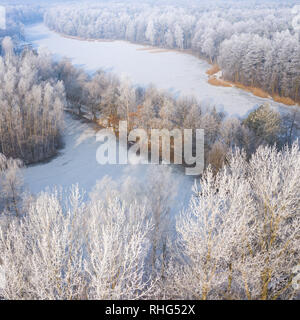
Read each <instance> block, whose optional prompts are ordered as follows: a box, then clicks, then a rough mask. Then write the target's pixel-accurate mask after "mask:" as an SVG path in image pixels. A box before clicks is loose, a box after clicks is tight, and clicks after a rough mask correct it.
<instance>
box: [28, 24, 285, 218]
mask: <svg viewBox="0 0 300 320" xmlns="http://www.w3.org/2000/svg"><path fill="white" fill-rule="evenodd" d="M25 31H26V40H27V41H28V42H31V43H32V44H33V46H34V47H39V48H47V49H48V50H49V51H50V52H51V53H53V54H55V55H56V57H57V58H60V57H63V56H65V57H68V58H71V59H72V62H73V63H74V64H75V65H78V66H81V67H83V68H84V69H85V70H87V71H88V72H94V71H96V70H97V69H99V68H103V69H105V70H108V71H113V72H114V73H116V74H118V75H126V76H128V77H129V78H130V79H131V80H132V81H133V83H134V84H139V85H149V84H150V83H153V84H154V85H156V86H157V87H158V88H164V89H167V90H170V91H172V92H173V93H175V94H186V95H190V94H193V95H195V96H196V97H197V98H199V99H200V100H202V101H204V102H206V103H208V104H215V105H216V106H217V107H218V109H219V110H220V109H221V110H224V111H226V112H227V114H228V115H239V116H243V115H245V114H246V113H247V112H249V110H252V109H253V108H254V107H255V106H257V105H259V104H261V103H263V102H265V101H266V99H262V98H258V97H255V96H253V95H252V94H250V93H248V92H244V91H242V90H239V89H237V88H223V87H214V86H211V85H209V84H208V83H207V75H206V74H205V71H206V70H207V69H208V68H209V65H208V64H207V63H206V62H205V61H201V60H199V59H197V58H196V57H193V56H192V55H188V54H183V53H179V52H174V51H172V52H160V53H151V51H147V50H138V49H139V48H141V46H140V45H134V44H130V43H127V42H125V41H114V42H90V41H80V40H75V39H68V38H64V37H62V36H60V35H58V34H56V33H55V32H52V31H50V30H49V29H48V28H46V27H45V26H44V25H43V24H37V25H33V26H29V27H26V28H25ZM270 102H271V101H270ZM271 104H272V105H275V106H280V104H278V103H274V102H271ZM64 142H65V147H64V148H63V149H62V150H61V151H60V154H59V155H58V156H57V157H56V158H55V159H53V160H51V161H50V162H48V163H43V164H39V165H35V166H31V167H29V168H27V169H25V170H24V174H25V183H26V185H27V187H28V188H29V190H31V192H33V193H38V192H40V191H42V190H45V189H47V188H50V189H52V188H54V186H57V185H59V186H61V187H63V188H69V187H71V186H72V185H73V184H76V183H78V184H79V187H80V188H82V189H84V190H86V191H87V193H89V192H90V191H91V190H92V188H93V187H94V185H95V184H96V182H97V180H100V179H102V178H103V177H105V176H107V175H108V176H110V177H112V179H113V180H114V181H116V182H118V183H123V182H124V179H126V177H128V176H132V177H137V178H138V179H139V180H140V181H145V177H146V171H147V168H148V167H149V166H145V165H104V166H103V165H100V164H98V163H97V161H96V150H97V147H98V146H99V143H97V142H96V136H95V131H94V130H93V128H92V127H91V126H90V125H88V124H86V123H82V122H79V121H78V120H74V119H72V118H71V116H67V117H66V127H65V131H64ZM173 174H174V177H175V178H176V180H177V181H178V182H179V184H180V191H179V193H178V195H177V199H176V205H174V208H173V211H174V213H178V212H179V211H180V210H181V209H182V208H183V207H186V205H187V203H188V201H189V198H190V196H191V188H192V185H193V184H194V179H193V178H191V177H188V176H185V175H184V173H182V172H179V171H174V173H173ZM145 183H146V181H145Z"/></svg>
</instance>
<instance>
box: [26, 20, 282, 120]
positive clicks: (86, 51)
mask: <svg viewBox="0 0 300 320" xmlns="http://www.w3.org/2000/svg"><path fill="white" fill-rule="evenodd" d="M25 32H26V40H27V41H28V42H31V43H32V44H33V46H34V47H36V48H47V49H48V50H49V51H50V52H51V53H53V54H55V55H56V56H57V57H68V58H70V59H71V60H72V62H73V63H74V64H75V65H78V66H81V67H83V68H84V69H86V70H87V71H89V72H94V71H96V70H97V69H99V68H102V69H104V70H107V71H112V72H114V73H116V74H117V75H126V76H128V77H129V78H130V79H131V80H132V82H133V83H134V84H139V85H149V84H151V83H153V84H154V85H155V86H156V87H158V88H163V89H167V90H170V91H171V92H173V93H174V94H184V95H194V96H195V97H197V98H198V99H199V100H200V101H203V102H205V103H207V104H209V105H212V106H216V107H217V108H218V110H223V111H225V112H226V113H227V114H228V115H238V116H244V115H246V114H247V112H249V110H252V109H253V108H254V107H255V106H257V105H259V104H262V103H264V102H266V101H268V102H270V104H271V105H273V106H274V107H283V105H281V104H279V103H276V102H274V101H272V100H269V99H263V98H259V97H256V96H254V95H252V94H251V93H249V92H245V91H243V90H240V89H237V88H225V87H215V86H212V85H210V84H209V83H208V82H207V77H208V76H207V74H206V73H205V72H206V70H207V69H209V67H210V65H209V64H208V63H207V62H205V61H202V60H200V59H198V58H196V57H194V56H192V55H189V54H184V53H180V52H175V51H169V52H168V51H165V52H162V50H156V51H155V50H153V51H152V50H150V51H149V50H145V49H146V47H144V46H141V45H137V44H131V43H128V42H125V41H112V42H101V41H81V40H76V39H70V38H65V37H63V36H61V35H59V34H57V33H55V32H53V31H51V30H49V29H48V28H47V27H46V26H45V25H44V24H36V25H33V26H29V27H26V29H25Z"/></svg>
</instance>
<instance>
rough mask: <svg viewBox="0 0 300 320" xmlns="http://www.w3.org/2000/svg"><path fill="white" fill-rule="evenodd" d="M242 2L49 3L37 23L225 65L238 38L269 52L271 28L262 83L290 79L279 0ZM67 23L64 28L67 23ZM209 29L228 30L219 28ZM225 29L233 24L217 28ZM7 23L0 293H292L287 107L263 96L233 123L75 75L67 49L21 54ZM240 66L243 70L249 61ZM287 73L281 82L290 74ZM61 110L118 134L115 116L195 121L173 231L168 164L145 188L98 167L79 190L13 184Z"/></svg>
mask: <svg viewBox="0 0 300 320" xmlns="http://www.w3.org/2000/svg"><path fill="white" fill-rule="evenodd" d="M192 3H193V4H194V2H192ZM220 6H221V7H220ZM239 6H240V4H238V5H237V6H236V7H235V6H233V8H232V9H230V10H228V9H227V10H225V7H226V5H225V7H222V5H221V4H220V3H218V6H217V7H214V8H212V9H213V10H212V9H208V8H207V7H205V5H204V4H203V5H202V7H200V6H199V5H197V6H196V7H194V8H193V10H192V9H191V8H180V7H168V8H169V9H168V10H167V7H153V6H150V5H149V6H142V5H135V6H134V5H131V6H121V5H117V4H110V5H109V6H108V5H107V4H105V5H103V7H102V9H101V10H100V12H99V5H98V6H97V7H95V8H90V9H87V8H86V9H85V10H83V11H82V12H80V10H79V8H82V7H81V6H79V7H73V8H72V10H71V9H68V8H66V7H64V8H63V9H60V10H56V12H55V11H47V13H46V16H45V19H46V22H47V23H48V24H49V25H50V26H51V27H52V28H55V29H56V30H57V31H60V32H65V33H68V34H72V35H79V36H82V37H99V38H100V37H101V38H103V37H107V38H112V37H114V38H120V39H121V38H126V39H128V40H130V41H135V42H143V43H151V44H153V45H161V46H168V47H172V48H173V47H176V48H184V49H187V48H193V49H194V50H196V47H197V48H198V49H197V50H198V53H199V54H200V55H202V56H206V57H207V58H210V59H211V60H214V61H215V60H216V59H217V61H218V62H219V63H220V65H222V68H223V69H224V71H226V67H225V66H224V65H223V63H224V64H226V63H230V60H228V61H227V60H226V59H227V58H228V55H227V54H228V52H229V51H230V50H229V48H230V46H231V45H234V46H236V45H237V43H239V42H238V41H237V42H235V41H236V39H238V37H241V38H243V39H244V40H245V43H247V41H248V40H249V39H252V40H251V41H254V42H255V44H256V45H257V46H259V45H260V44H261V45H262V46H263V45H266V46H267V45H268V44H269V45H271V46H273V44H274V45H275V43H277V42H276V41H277V40H278V41H279V39H281V38H280V37H283V38H284V41H286V42H284V44H283V45H281V48H280V50H278V49H276V50H275V49H274V50H275V51H274V52H276V54H277V55H272V58H270V57H269V60H266V61H268V63H271V65H269V67H270V68H271V69H270V70H273V71H274V69H273V65H272V64H274V66H275V65H276V66H277V68H278V69H276V70H277V73H276V75H277V76H278V81H279V82H276V81H277V80H276V81H275V80H274V81H275V82H276V85H275V82H274V83H272V84H271V85H274V88H275V89H274V90H275V91H276V90H282V89H279V88H282V86H283V83H284V81H287V78H284V77H287V76H288V77H291V78H289V79H294V78H293V77H296V78H297V77H298V78H297V79H299V74H298V75H296V76H295V74H296V72H298V71H299V68H298V69H297V67H295V68H292V69H288V68H287V64H289V66H290V68H291V66H292V64H291V63H292V62H293V61H294V60H293V57H294V54H295V56H297V54H299V50H298V53H297V50H296V49H295V48H297V47H294V45H296V42H293V41H296V35H295V34H294V33H293V31H292V29H291V28H290V24H289V21H290V20H289V17H290V16H289V15H290V11H289V10H288V9H287V8H286V7H285V6H284V5H280V4H279V3H277V5H276V8H277V9H274V8H269V5H261V7H259V8H260V9H259V10H253V9H251V6H250V7H249V8H248V9H249V10H248V11H243V10H242V9H241V8H240V7H239ZM245 7H246V5H245ZM220 8H221V9H222V8H223V9H224V10H221V9H220ZM117 9H118V10H117ZM20 10H21V9H20ZM26 10H27V9H26ZM28 12H29V13H28ZM28 12H27V14H28V15H29V16H30V15H31V13H30V11H28ZM27 14H24V17H25V16H26V15H27ZM20 16H22V14H21V13H20ZM97 16H99V17H101V18H99V19H96V18H95V17H97ZM238 16H239V17H240V18H237V17H238ZM34 17H35V18H37V19H38V17H37V16H35V15H34V16H32V19H33V20H34V19H35V18H34ZM105 17H106V18H105ZM180 17H181V18H180ZM200 17H201V19H200ZM249 17H251V18H249ZM262 17H263V18H264V19H261V18H262ZM266 17H269V18H268V19H266ZM22 19H23V18H22ZM24 19H25V18H24ZM26 19H27V18H26ZM28 19H31V18H28ZM53 19H54V20H53ZM65 19H68V21H69V22H70V21H75V22H74V25H72V27H70V26H68V27H66V26H65V22H64V21H65ZM105 19H106V20H105ZM149 19H150V20H149ZM239 19H240V20H239ZM259 19H261V20H259ZM98 20H99V21H98ZM54 21H55V26H54ZM104 21H106V22H107V23H104ZM151 21H152V22H151ZM159 21H160V22H159ZM187 21H190V24H188V22H187ZM216 21H217V22H216ZM258 21H260V23H257V22H258ZM129 22H130V23H129ZM158 23H161V24H160V25H159V27H158ZM185 23H187V26H186V27H184V26H185ZM222 23H223V25H224V26H227V27H224V26H223V27H222V28H219V25H220V24H222ZM129 25H131V27H130V28H131V29H130V30H131V31H129V30H128V28H129V27H128V26H129ZM149 25H150V27H149ZM96 26H97V27H96ZM99 26H102V27H101V28H100V27H99ZM104 26H105V28H107V29H103V28H104ZM163 26H168V27H166V28H163ZM208 26H210V27H208ZM59 28H61V29H59ZM65 28H67V29H65ZM68 28H71V29H68ZM72 28H73V29H72ZM77 28H78V30H77ZM151 28H154V30H156V31H155V33H154V36H153V37H152V31H153V30H152V29H151ZM168 28H169V29H168ZM180 28H182V37H180V34H181V32H179V30H180ZM185 28H186V29H185ZM197 28H198V29H197ZM201 28H202V29H201ZM207 28H210V31H208V29H207ZM231 28H234V32H233V33H232V34H231V33H230V32H229V31H228V33H227V32H226V34H225V35H221V34H220V33H221V32H222V30H223V31H224V30H231ZM175 29H176V30H175ZM10 30H12V29H8V30H7V31H6V33H4V34H3V37H4V39H3V41H2V44H1V48H2V55H1V56H0V252H1V255H0V276H1V275H3V274H4V275H5V279H6V282H5V286H4V287H1V286H0V299H149V298H152V299H249V300H250V299H262V300H266V299H297V298H298V299H299V290H298V291H297V290H296V289H295V287H294V286H293V279H294V276H295V273H294V268H295V266H297V265H298V264H299V259H300V250H299V248H300V243H299V241H300V234H299V225H300V216H299V206H300V203H299V194H300V184H299V181H300V150H299V141H297V138H298V137H299V129H300V128H299V123H300V118H299V117H300V114H299V111H298V109H297V108H290V109H287V111H288V112H285V113H279V112H277V111H275V110H274V109H273V108H272V107H270V106H269V105H267V104H265V105H262V106H260V107H259V108H257V109H256V110H255V111H253V112H251V113H250V114H249V115H248V116H247V117H246V118H245V119H237V118H228V117H226V116H225V115H224V114H222V113H220V112H217V111H216V109H215V108H214V107H213V106H211V107H207V106H206V107H204V106H202V105H201V104H200V103H199V102H198V101H197V100H195V99H194V98H191V97H180V98H175V97H174V96H172V95H171V94H170V93H169V92H166V91H163V90H160V89H157V88H155V87H153V86H150V87H147V88H141V87H137V86H133V85H132V84H131V83H130V81H129V80H128V79H120V78H119V77H118V76H116V75H114V74H111V73H106V72H104V71H102V70H99V71H98V72H96V73H95V74H93V75H88V74H87V73H86V72H85V71H83V70H81V69H80V68H76V67H75V66H74V65H72V63H71V62H70V61H68V60H67V59H62V60H60V61H56V62H55V61H54V59H53V57H52V56H51V55H50V54H48V53H46V52H40V51H39V52H37V51H35V50H31V49H30V48H23V49H22V50H20V47H19V46H18V44H20V40H22V38H21V37H18V36H16V37H14V35H16V34H17V33H16V32H14V33H12V34H10V33H9V32H10ZM16 30H17V29H16ZM18 30H19V29H18ZM68 30H69V31H68ZM80 30H81V31H80ZM87 30H90V31H89V32H90V33H87ZM97 30H98V31H97ZM99 30H101V32H100V31H99ZM151 30H152V31H151ZM163 30H165V31H163ZM196 30H198V31H199V30H200V31H199V32H198V33H197V37H196V32H195V31H196ZM201 30H202V31H201ZM238 30H240V32H239V31H238ZM250 30H251V33H249V31H250ZM159 31H160V32H162V33H161V34H160V33H159ZM252 31H253V32H252ZM97 32H98V33H97ZM99 32H100V33H99ZM166 34H168V37H167V38H168V41H169V43H168V44H167V43H165V42H164V41H166V40H165V38H164V37H165V36H166ZM204 34H205V36H204ZM8 36H11V37H12V38H13V40H12V38H11V37H8ZM202 36H203V37H202ZM130 37H132V38H130ZM214 37H216V38H214ZM258 37H261V38H263V37H265V38H268V41H265V42H259V41H258V39H259V38H258ZM181 38H182V39H183V40H182V42H180V41H179V40H180V39H181ZM172 39H173V42H172V41H171V40H172ZM195 39H198V41H199V46H196V45H195V42H194V40H195ZM209 39H214V40H213V41H214V42H213V43H214V45H213V48H214V50H216V51H215V52H214V53H212V52H210V51H209V49H203V48H204V47H205V48H209V43H211V42H210V40H209ZM216 39H219V40H216ZM247 39H248V40H247ZM274 39H277V40H274ZM293 39H294V40H293ZM205 40H207V43H206V45H205V46H204V45H203V43H202V42H201V41H204V42H205ZM249 41H250V40H249ZM282 41H283V40H282ZM297 41H298V42H297V45H298V46H299V38H298V40H297ZM254 42H253V43H254ZM200 43H201V45H200ZM288 44H289V45H288ZM241 45H242V44H241ZM276 45H278V46H279V44H278V43H277V44H276ZM200 48H201V49H200ZM245 48H246V45H245ZM202 50H204V51H202ZM206 50H207V51H206ZM228 50H229V51H228ZM245 50H246V49H245ZM266 50H267V51H266V52H267V53H268V54H270V53H271V52H272V50H271V51H270V48H269V49H266ZM285 51H286V52H285ZM222 52H226V54H224V55H223V53H222ZM234 52H238V51H237V50H234ZM249 52H250V51H249ZM251 52H252V51H251ZM254 52H255V51H253V52H252V53H253V55H252V54H251V55H250V54H249V56H248V58H247V59H249V60H247V59H246V58H245V57H246V55H245V54H243V53H241V52H240V54H241V56H244V61H248V62H249V61H250V60H251V59H252V58H253V60H251V61H252V62H253V61H255V59H256V58H255V55H254ZM260 52H261V51H260ZM280 52H281V53H282V55H281V53H280ZM284 52H285V54H284V55H283V53H284ZM288 53H289V58H286V55H287V54H288ZM290 53H292V55H291V54H290ZM222 55H223V58H222V59H224V60H222V59H221V57H222ZM275 56H276V57H280V59H282V63H281V64H278V62H276V63H275V61H276V60H273V59H275V58H274V57H275ZM232 58H234V57H233V56H232ZM254 58H255V59H254ZM237 59H238V58H237ZM278 59H279V58H278ZM222 61H223V62H222ZM226 61H227V62H226ZM260 61H264V60H260ZM266 61H264V63H265V62H266ZM248 62H247V64H244V67H245V66H247V68H250V67H251V65H250V64H248ZM241 63H242V64H243V63H245V62H241ZM236 65H239V63H237V64H236ZM228 68H230V70H232V69H231V68H232V67H228ZM251 68H252V69H251V70H253V71H255V72H257V73H255V74H254V73H251V74H252V78H248V80H247V81H250V82H251V81H254V80H253V79H254V78H255V79H256V80H255V81H258V80H257V79H259V74H260V72H261V69H260V68H259V67H258V65H257V64H256V65H254V64H252V67H251ZM241 70H242V69H241ZM245 70H246V69H244V71H245ZM288 70H290V71H291V72H290V71H288ZM237 74H238V77H240V76H241V75H242V71H240V70H239V71H238V73H237ZM247 74H248V73H247ZM284 74H285V76H284ZM269 75H270V73H268V76H269ZM227 76H228V77H230V75H227ZM232 76H236V73H235V75H232ZM248 76H249V74H248ZM296 78H295V79H296ZM264 79H265V78H264ZM282 79H285V80H284V81H283V80H282ZM235 80H239V81H244V80H241V79H235ZM245 81H246V80H245ZM259 81H262V80H259ZM264 81H266V80H264ZM280 81H283V82H280ZM293 81H298V80H293ZM288 83H289V85H290V84H291V83H292V85H290V89H289V90H291V91H289V92H294V91H293V90H295V87H294V83H295V82H289V81H288ZM255 85H257V84H256V83H255ZM277 85H278V87H276V86H277ZM284 90H286V89H284ZM285 92H287V91H285ZM64 112H71V113H75V114H76V115H78V116H79V117H83V118H85V119H89V120H90V121H93V122H94V123H97V124H99V125H101V126H112V127H113V128H114V129H115V130H117V129H118V121H119V120H127V121H128V125H129V127H130V129H131V128H137V127H138V128H145V129H147V130H150V128H158V129H162V128H168V129H173V128H179V129H182V128H189V129H195V128H203V129H204V130H205V161H206V169H205V172H204V174H203V175H202V177H200V178H199V181H198V182H197V183H196V184H195V187H194V190H193V196H192V199H191V202H190V204H189V206H188V208H187V209H186V210H185V211H184V212H182V213H178V216H177V217H176V227H175V228H176V230H175V232H174V230H170V221H171V219H172V217H171V216H170V212H171V210H170V209H171V208H172V206H173V204H174V201H175V197H176V194H177V191H178V190H180V188H182V186H180V185H178V181H176V178H175V177H174V176H173V175H172V171H171V169H170V168H168V167H166V166H156V167H155V168H150V169H148V171H147V179H146V181H147V184H143V183H141V182H140V181H138V179H136V178H133V177H131V176H128V178H127V179H126V181H125V182H124V183H123V184H122V185H118V184H116V183H114V181H113V180H112V179H111V178H109V177H106V178H104V179H103V180H101V181H99V182H98V183H97V184H96V185H95V186H94V188H93V190H92V192H91V193H90V194H89V195H88V200H83V199H84V195H85V191H84V190H81V189H79V187H78V186H73V188H72V189H71V190H64V189H61V188H59V187H58V188H57V189H55V190H52V191H47V192H42V193H40V194H37V195H33V194H30V193H29V192H28V191H27V190H26V188H25V186H24V183H23V167H24V164H25V165H26V164H30V163H35V162H38V161H42V160H45V159H47V158H49V157H51V156H54V155H55V154H56V153H57V151H58V148H59V147H60V146H61V143H62V142H63V128H64V121H63V119H64ZM74 121H75V120H74ZM66 195H67V196H66ZM66 200H67V201H66ZM195 279H196V280H197V281H195ZM0 280H1V277H0ZM0 284H1V283H0Z"/></svg>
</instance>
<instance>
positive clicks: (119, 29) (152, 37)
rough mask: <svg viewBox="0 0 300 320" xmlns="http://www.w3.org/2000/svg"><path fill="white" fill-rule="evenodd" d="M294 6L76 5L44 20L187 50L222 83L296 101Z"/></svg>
mask: <svg viewBox="0 0 300 320" xmlns="http://www.w3.org/2000/svg"><path fill="white" fill-rule="evenodd" d="M295 4H296V3H294V2H284V3H281V4H279V3H278V2H262V3H255V6H254V5H253V6H251V3H245V1H238V2H236V3H235V4H233V3H231V2H230V3H226V4H224V3H222V2H216V3H215V2H214V4H211V3H210V4H209V5H208V4H205V3H204V2H199V3H197V4H191V5H188V4H186V5H184V4H181V5H177V6H175V5H174V6H172V5H165V6H164V5H160V6H157V5H150V4H144V5H143V4H134V3H131V4H130V5H126V4H122V3H107V4H94V5H92V6H90V5H86V4H80V5H74V6H72V8H71V7H69V6H58V7H55V8H53V9H49V10H46V12H45V16H44V21H45V23H46V25H47V26H48V27H49V28H50V29H52V30H55V31H58V32H60V33H64V34H67V35H72V36H79V37H82V38H94V39H99V38H100V39H123V40H128V41H131V42H136V43H142V44H150V45H153V46H160V47H164V48H171V49H179V50H183V49H190V50H193V52H194V53H196V54H197V55H199V56H201V57H204V58H206V59H208V60H209V61H210V62H211V63H218V64H220V66H221V67H222V70H223V77H224V78H225V79H227V80H231V81H237V82H240V83H242V84H244V85H247V86H257V87H259V88H262V89H264V90H266V91H267V92H268V93H269V94H272V95H279V96H282V97H290V98H291V99H293V100H295V101H299V100H300V90H299V86H300V43H299V33H297V31H296V30H295V29H294V28H293V25H292V21H293V18H294V14H293V12H292V8H293V5H295Z"/></svg>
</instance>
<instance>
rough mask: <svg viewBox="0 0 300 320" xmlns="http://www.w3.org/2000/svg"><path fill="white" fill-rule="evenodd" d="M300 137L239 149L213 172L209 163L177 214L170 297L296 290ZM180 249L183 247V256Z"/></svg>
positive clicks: (260, 295)
mask: <svg viewBox="0 0 300 320" xmlns="http://www.w3.org/2000/svg"><path fill="white" fill-rule="evenodd" d="M299 166H300V150H299V145H298V143H294V144H293V146H292V148H291V149H284V150H283V151H280V152H278V151H277V150H276V149H275V148H274V147H273V148H271V147H260V148H259V149H258V150H257V152H256V153H255V154H254V155H253V156H252V158H251V160H250V162H249V163H247V161H246V155H245V154H244V153H242V152H239V151H237V152H236V153H235V154H233V155H232V158H231V160H230V161H229V164H228V165H227V166H226V167H224V169H223V170H221V171H220V172H219V173H218V174H217V175H216V176H214V175H213V173H212V171H211V169H208V170H207V171H206V173H205V175H204V176H203V178H202V179H201V181H200V186H199V187H195V194H194V196H193V198H192V201H191V203H190V207H189V209H188V210H187V211H186V212H184V213H183V214H182V215H181V217H180V218H179V220H178V223H177V231H178V234H179V239H178V249H177V251H175V252H176V254H175V255H174V259H173V260H172V262H171V263H170V264H169V268H168V272H169V274H168V277H167V280H164V286H165V287H164V292H163V293H162V294H164V295H165V297H169V298H170V297H172V298H177V297H179V298H181V299H189V298H192V299H215V298H217V299H226V298H227V299H262V300H266V299H279V298H281V299H288V298H295V297H296V295H297V292H296V290H295V289H294V288H293V286H292V280H293V276H294V274H293V269H294V267H295V266H297V265H298V264H299V255H300V251H299V227H298V226H299V219H300V216H299V197H298V194H299V183H298V181H299V178H300V177H299V173H300V170H299ZM178 254H180V255H181V260H179V256H178Z"/></svg>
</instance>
